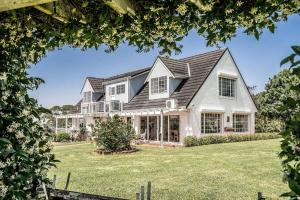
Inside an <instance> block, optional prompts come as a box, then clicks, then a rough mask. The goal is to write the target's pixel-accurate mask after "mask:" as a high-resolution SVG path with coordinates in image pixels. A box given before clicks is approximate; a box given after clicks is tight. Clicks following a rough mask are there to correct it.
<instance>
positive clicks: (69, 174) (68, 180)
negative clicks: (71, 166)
mask: <svg viewBox="0 0 300 200" xmlns="http://www.w3.org/2000/svg"><path fill="white" fill-rule="evenodd" d="M70 176H71V172H69V173H68V177H67V182H66V186H65V190H67V189H68V186H69V182H70Z"/></svg>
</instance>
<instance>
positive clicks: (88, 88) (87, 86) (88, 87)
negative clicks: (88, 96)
mask: <svg viewBox="0 0 300 200" xmlns="http://www.w3.org/2000/svg"><path fill="white" fill-rule="evenodd" d="M93 91H94V90H93V88H92V86H91V84H90V82H89V81H88V79H86V80H85V82H84V85H83V88H82V90H81V96H82V98H83V93H84V92H93Z"/></svg>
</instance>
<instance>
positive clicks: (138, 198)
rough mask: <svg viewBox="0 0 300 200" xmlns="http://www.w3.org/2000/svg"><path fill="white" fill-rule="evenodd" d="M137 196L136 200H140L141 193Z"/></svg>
mask: <svg viewBox="0 0 300 200" xmlns="http://www.w3.org/2000/svg"><path fill="white" fill-rule="evenodd" d="M135 196H136V200H140V193H138V192H137V193H136V194H135Z"/></svg>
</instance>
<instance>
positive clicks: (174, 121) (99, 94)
mask: <svg viewBox="0 0 300 200" xmlns="http://www.w3.org/2000/svg"><path fill="white" fill-rule="evenodd" d="M81 95H82V100H81V101H80V102H79V103H78V104H77V106H78V108H79V109H78V111H77V112H76V113H73V114H68V115H57V116H56V124H58V123H57V122H58V120H64V121H65V126H64V127H58V126H56V132H57V131H60V130H62V129H63V130H64V131H73V130H78V129H80V127H86V128H87V130H89V131H91V129H92V127H93V125H94V124H95V120H97V119H99V118H106V117H109V116H113V115H120V116H122V117H123V118H124V120H126V121H127V122H129V123H131V124H132V126H133V128H134V130H135V131H136V133H137V134H142V135H143V136H144V137H145V139H146V140H148V141H151V142H155V141H156V142H159V141H160V140H161V139H162V140H163V141H164V142H169V143H173V142H174V143H182V142H183V139H184V137H186V136H189V135H195V136H199V137H200V136H203V135H208V134H227V133H254V132H255V112H257V109H256V106H255V104H254V101H253V99H252V97H251V95H250V93H249V90H248V88H247V86H246V84H245V81H244V79H243V77H242V75H241V73H240V71H239V69H238V67H237V65H236V63H235V62H234V59H233V57H232V55H231V53H230V51H229V50H228V49H220V50H215V51H211V52H207V53H203V54H199V55H195V56H191V57H187V58H183V59H171V58H166V57H160V56H159V57H157V58H156V60H155V62H154V64H153V66H152V67H150V68H144V69H140V70H136V71H132V72H128V73H124V74H120V75H116V76H113V77H109V78H93V77H88V78H86V80H85V82H84V85H83V88H82V90H81ZM161 133H162V134H161ZM161 135H162V138H161Z"/></svg>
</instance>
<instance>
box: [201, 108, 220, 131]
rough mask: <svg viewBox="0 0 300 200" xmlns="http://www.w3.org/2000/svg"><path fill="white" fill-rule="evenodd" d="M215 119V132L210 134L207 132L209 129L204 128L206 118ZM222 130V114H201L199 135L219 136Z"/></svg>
mask: <svg viewBox="0 0 300 200" xmlns="http://www.w3.org/2000/svg"><path fill="white" fill-rule="evenodd" d="M213 117H216V119H215V120H216V121H215V122H214V123H217V127H216V128H215V129H216V130H217V131H216V132H212V131H208V130H209V128H208V127H206V126H207V125H208V124H206V122H207V121H208V120H207V119H208V118H213ZM222 128H223V114H222V113H212V112H205V113H201V134H221V133H222Z"/></svg>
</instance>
